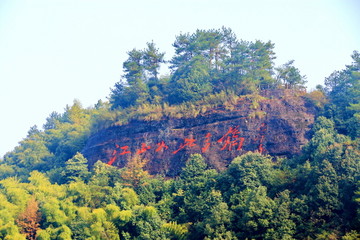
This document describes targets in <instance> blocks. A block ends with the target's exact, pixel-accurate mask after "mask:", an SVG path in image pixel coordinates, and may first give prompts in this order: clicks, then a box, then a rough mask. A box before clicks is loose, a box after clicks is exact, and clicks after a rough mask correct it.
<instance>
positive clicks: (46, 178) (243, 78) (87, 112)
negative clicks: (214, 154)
mask: <svg viewBox="0 0 360 240" xmlns="http://www.w3.org/2000/svg"><path fill="white" fill-rule="evenodd" d="M173 46H174V48H175V55H174V56H173V57H172V59H171V60H170V61H168V62H167V61H165V54H164V53H162V52H161V51H160V50H159V49H157V48H156V46H155V44H154V43H153V42H151V43H148V44H147V46H146V48H145V49H143V50H137V49H133V50H131V51H129V52H128V59H127V60H126V61H125V62H124V64H123V69H124V75H123V76H122V78H121V80H120V81H119V82H118V83H116V84H115V86H114V87H113V88H112V89H111V93H110V96H109V102H101V101H99V102H98V103H97V104H95V105H94V107H91V108H83V107H82V106H81V104H80V102H79V101H74V104H73V105H72V106H67V107H66V109H65V111H64V113H56V112H54V113H52V114H51V115H50V116H49V117H48V118H47V120H46V124H44V126H43V128H42V129H39V128H37V127H36V126H34V127H32V128H31V129H30V130H29V132H28V135H27V137H26V138H24V139H23V140H22V141H21V142H20V143H19V146H17V147H16V148H15V149H14V150H12V151H11V152H8V153H7V154H6V155H5V156H4V157H3V159H2V161H1V162H0V179H1V180H0V202H1V206H0V239H43V240H44V239H112V240H113V239H344V240H345V239H346V240H350V239H359V238H360V228H359V226H360V222H359V221H360V215H359V214H360V206H359V203H360V160H359V159H360V145H359V144H360V142H359V137H360V91H359V90H360V54H359V52H357V51H354V53H353V55H352V58H353V62H352V63H351V64H349V65H347V66H346V68H345V69H344V70H341V71H335V72H334V73H333V74H331V75H330V76H329V77H328V78H326V79H325V86H318V87H317V89H316V90H314V91H312V92H310V93H306V94H305V95H304V96H303V97H304V98H305V99H306V101H307V102H308V104H309V105H311V106H312V107H313V108H316V110H317V113H318V115H317V120H316V123H315V124H314V126H313V128H312V132H311V138H310V140H309V142H308V143H307V144H306V145H305V146H304V147H303V150H302V152H301V154H300V155H297V156H293V157H291V158H288V159H286V158H272V157H271V156H267V155H262V154H260V153H256V152H249V153H247V154H245V155H242V156H239V157H236V158H235V159H234V160H233V161H232V162H231V163H230V165H229V166H228V168H227V169H226V170H224V171H221V172H218V171H216V170H214V169H211V168H210V167H209V166H208V165H207V163H206V161H205V160H204V158H203V157H202V156H201V155H199V154H195V155H192V156H191V157H190V158H189V159H188V161H187V162H186V164H185V167H184V168H183V169H182V171H181V173H180V175H179V176H178V177H176V178H173V179H168V178H165V177H164V176H152V175H150V174H149V173H148V172H147V171H145V170H144V168H143V167H144V165H145V164H146V160H145V159H141V158H133V159H131V160H130V161H129V162H128V163H127V165H126V166H125V167H124V168H122V169H117V168H115V167H112V166H109V165H107V164H105V163H102V162H100V161H99V162H97V163H95V165H93V166H88V164H87V159H86V158H85V157H84V156H83V155H82V154H81V152H82V149H83V148H84V146H85V144H86V141H87V139H88V138H89V136H90V135H91V134H93V133H94V132H97V131H101V129H103V128H107V127H109V126H114V125H122V124H126V123H127V122H129V121H131V120H136V119H141V120H145V121H149V120H159V119H162V118H187V117H189V116H191V117H194V116H196V115H197V114H198V113H199V112H201V111H205V110H206V109H210V108H214V107H216V106H219V105H222V106H228V107H229V108H231V104H233V103H234V102H236V101H237V99H238V98H239V97H240V96H243V97H244V95H246V97H247V98H249V99H251V100H252V101H253V104H254V106H256V101H257V99H259V98H261V95H260V92H261V90H264V89H284V88H285V89H294V90H299V89H303V88H304V84H305V82H306V81H305V77H304V76H302V75H301V74H300V71H299V69H297V68H296V67H295V66H294V61H289V62H287V63H285V64H284V65H282V66H279V67H275V66H274V63H273V59H274V58H275V53H274V52H273V48H274V44H273V43H271V42H267V43H264V42H261V41H255V42H247V41H243V40H238V39H237V38H236V36H235V35H234V33H233V32H232V31H231V29H228V28H222V29H217V30H198V31H196V32H195V33H192V34H190V33H186V34H180V35H178V36H177V37H176V39H175V42H174V44H173ZM165 63H168V64H170V69H171V71H170V73H169V74H168V75H167V76H160V74H159V69H160V66H161V65H162V64H165ZM294 92H295V93H296V92H297V91H294Z"/></svg>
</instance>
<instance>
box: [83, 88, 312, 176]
mask: <svg viewBox="0 0 360 240" xmlns="http://www.w3.org/2000/svg"><path fill="white" fill-rule="evenodd" d="M293 94H294V93H293V92H291V91H284V90H282V91H277V92H263V93H262V95H263V96H266V98H262V100H259V101H258V102H255V104H254V101H250V100H249V99H247V98H243V99H240V100H238V101H237V103H236V104H235V105H234V106H233V107H232V108H231V109H229V108H226V107H225V106H219V107H218V108H216V109H211V110H209V111H207V112H205V113H204V114H201V115H199V116H197V117H196V118H187V119H163V120H160V121H131V122H130V123H129V124H127V125H123V126H114V127H110V128H108V129H105V130H102V131H100V132H98V133H96V134H94V135H92V136H91V137H90V138H89V140H88V142H87V145H86V147H85V148H84V150H83V154H84V155H85V157H86V158H87V159H88V160H89V163H90V164H94V162H96V161H97V160H101V161H103V162H105V163H108V164H111V165H113V166H117V167H124V166H125V164H126V162H127V161H128V159H129V158H131V157H134V156H135V155H140V156H141V157H143V158H145V159H147V160H149V161H148V163H147V166H146V168H147V170H149V172H150V173H152V174H155V173H161V174H165V175H167V176H175V175H177V174H178V173H179V171H180V170H181V167H183V166H184V163H185V161H186V159H187V158H188V156H189V155H190V154H192V153H201V154H202V155H203V156H204V157H205V159H206V160H207V162H208V164H209V165H211V166H212V167H214V168H216V169H224V168H225V167H226V166H227V165H228V164H229V162H230V161H231V160H232V159H233V158H234V157H236V156H238V155H241V154H244V153H246V152H248V151H259V152H261V153H264V154H270V155H273V156H289V155H293V154H296V153H299V151H300V150H301V147H302V145H304V144H305V143H306V142H307V140H308V131H309V130H310V126H311V124H313V122H314V113H312V111H311V109H309V108H307V107H306V106H305V101H304V99H303V98H302V97H301V96H294V95H293Z"/></svg>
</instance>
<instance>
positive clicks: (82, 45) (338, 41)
mask: <svg viewBox="0 0 360 240" xmlns="http://www.w3.org/2000/svg"><path fill="white" fill-rule="evenodd" d="M359 12H360V1H358V0H301V1H299V0H271V1H270V0H247V1H243V0H132V1H125V0H124V1H121V0H114V1H110V0H0V111H1V115H0V158H1V157H2V156H3V155H4V154H5V153H6V152H8V151H11V150H13V149H14V147H16V146H17V145H18V142H19V141H21V140H22V139H23V138H25V137H26V135H27V132H28V130H29V129H30V127H31V126H34V125H37V126H38V127H39V128H42V125H43V124H44V123H45V121H46V118H47V117H48V116H49V115H50V114H51V113H52V112H54V111H56V112H58V113H63V112H64V109H65V107H66V106H67V105H72V103H73V101H74V100H75V99H78V100H79V101H80V102H81V103H82V105H83V107H91V106H93V105H94V104H96V103H97V101H98V100H99V99H102V100H107V97H108V96H109V94H110V88H112V87H113V86H114V84H115V83H116V82H118V81H119V80H120V77H121V75H122V74H123V72H122V63H123V62H124V61H125V60H126V58H127V52H128V51H130V50H132V49H133V48H136V49H144V48H145V47H146V43H147V42H151V41H154V43H155V44H156V46H157V47H158V48H159V50H160V51H162V52H166V55H165V58H166V59H167V60H170V59H171V57H172V56H173V52H174V50H173V47H172V43H173V42H174V41H175V36H177V35H179V34H180V33H193V32H195V31H196V30H197V29H219V28H221V27H222V26H225V27H229V28H231V29H232V30H233V31H234V33H235V34H236V35H237V38H238V39H242V40H246V41H255V40H261V41H271V42H273V43H274V44H275V49H274V51H275V53H276V57H277V59H276V60H275V64H276V65H277V66H279V65H281V64H284V63H285V62H287V61H289V60H295V62H294V65H295V66H296V67H297V68H298V69H299V70H300V72H301V74H302V75H306V76H307V80H308V84H307V86H308V90H311V89H314V88H315V86H316V85H317V84H323V83H324V79H325V78H326V77H328V76H329V75H330V74H331V73H332V72H333V71H335V70H342V69H344V68H345V65H347V64H350V63H351V61H352V60H351V54H352V52H353V51H354V50H360V14H359ZM162 72H163V73H166V72H168V71H167V69H162Z"/></svg>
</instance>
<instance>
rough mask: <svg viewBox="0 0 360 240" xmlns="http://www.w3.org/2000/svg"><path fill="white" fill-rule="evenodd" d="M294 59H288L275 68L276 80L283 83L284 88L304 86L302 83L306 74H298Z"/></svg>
mask: <svg viewBox="0 0 360 240" xmlns="http://www.w3.org/2000/svg"><path fill="white" fill-rule="evenodd" d="M293 64H294V60H290V61H288V62H287V63H285V64H284V65H282V66H280V67H278V68H275V70H276V72H277V74H276V80H277V81H278V82H279V84H283V85H284V86H285V88H290V89H298V88H305V86H304V84H305V83H306V82H307V81H306V76H302V75H301V74H300V70H299V69H298V68H296V67H294V65H293Z"/></svg>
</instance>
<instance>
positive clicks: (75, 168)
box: [63, 153, 90, 181]
mask: <svg viewBox="0 0 360 240" xmlns="http://www.w3.org/2000/svg"><path fill="white" fill-rule="evenodd" d="M63 174H64V177H65V178H66V179H67V181H79V180H82V181H86V180H87V178H88V177H89V174H90V173H89V171H88V164H87V159H86V158H85V157H84V156H83V155H82V154H81V153H76V154H75V156H74V157H72V158H71V159H69V160H67V161H66V162H65V170H64V173H63Z"/></svg>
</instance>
